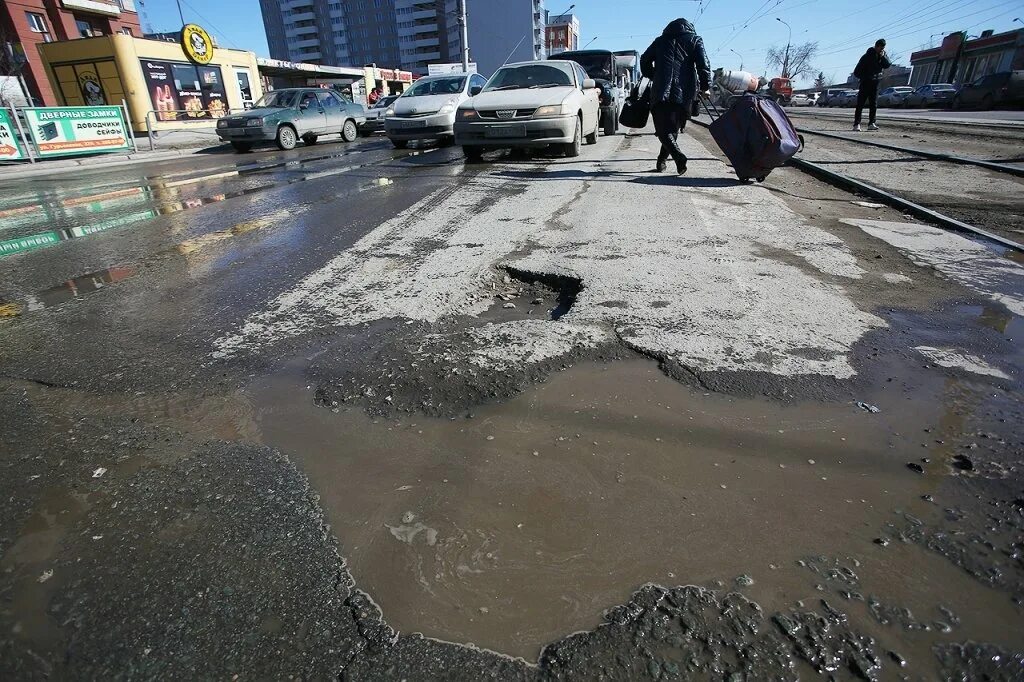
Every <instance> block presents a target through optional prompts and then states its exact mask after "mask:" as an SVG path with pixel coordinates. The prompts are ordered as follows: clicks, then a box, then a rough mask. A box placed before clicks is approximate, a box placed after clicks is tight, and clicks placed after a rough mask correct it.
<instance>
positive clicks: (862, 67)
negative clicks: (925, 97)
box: [853, 40, 892, 133]
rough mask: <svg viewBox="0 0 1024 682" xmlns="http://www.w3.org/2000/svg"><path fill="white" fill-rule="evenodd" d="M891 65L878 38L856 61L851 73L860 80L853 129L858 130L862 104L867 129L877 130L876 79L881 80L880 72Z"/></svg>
mask: <svg viewBox="0 0 1024 682" xmlns="http://www.w3.org/2000/svg"><path fill="white" fill-rule="evenodd" d="M890 66H892V62H890V61H889V58H888V57H887V56H886V54H885V41H884V40H879V41H878V42H876V43H875V46H874V47H869V48H868V51H867V52H865V53H864V56H863V57H861V58H860V61H859V62H857V68H856V69H854V70H853V75H854V76H856V77H857V78H858V79H859V80H860V90H858V92H857V111H856V112H855V113H854V114H853V129H854V130H855V131H857V132H858V133H859V132H860V120H861V117H862V116H863V114H864V105H865V104H867V105H868V107H869V110H868V130H878V125H877V124H876V123H875V110H876V109H877V108H878V81H880V80H882V72H883V71H885V70H886V69H888V68H889V67H890Z"/></svg>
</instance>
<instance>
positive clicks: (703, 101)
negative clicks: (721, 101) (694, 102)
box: [697, 92, 722, 121]
mask: <svg viewBox="0 0 1024 682" xmlns="http://www.w3.org/2000/svg"><path fill="white" fill-rule="evenodd" d="M697 99H699V100H700V103H701V104H703V105H704V111H706V112H707V114H708V118H710V119H711V120H712V121H714V120H715V119H717V118H721V116H722V112H720V111H719V110H718V105H717V104H715V103H714V102H712V101H711V100H710V99H707V98H705V97H704V95H703V94H701V93H700V92H698V93H697ZM708 105H711V106H712V107H714V109H715V113H714V115H712V114H711V109H709V108H708Z"/></svg>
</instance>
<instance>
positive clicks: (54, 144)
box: [23, 107, 132, 158]
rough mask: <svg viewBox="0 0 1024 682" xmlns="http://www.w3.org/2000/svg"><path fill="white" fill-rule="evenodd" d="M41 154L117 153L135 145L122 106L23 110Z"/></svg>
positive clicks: (44, 155)
mask: <svg viewBox="0 0 1024 682" xmlns="http://www.w3.org/2000/svg"><path fill="white" fill-rule="evenodd" d="M23 111H24V112H25V121H26V122H27V124H28V134H29V135H30V136H31V137H32V142H34V143H35V146H36V149H37V150H38V151H39V156H40V157H43V158H45V157H50V156H70V155H74V154H96V153H102V152H118V151H125V150H129V149H131V148H132V142H131V137H130V136H129V134H128V125H127V124H126V122H125V120H124V112H123V111H122V109H121V107H39V108H34V109H23Z"/></svg>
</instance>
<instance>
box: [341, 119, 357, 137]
mask: <svg viewBox="0 0 1024 682" xmlns="http://www.w3.org/2000/svg"><path fill="white" fill-rule="evenodd" d="M358 136H359V128H356V122H355V121H353V120H352V119H349V120H347V121H345V125H343V126H341V139H343V140H345V142H355V140H356V137H358Z"/></svg>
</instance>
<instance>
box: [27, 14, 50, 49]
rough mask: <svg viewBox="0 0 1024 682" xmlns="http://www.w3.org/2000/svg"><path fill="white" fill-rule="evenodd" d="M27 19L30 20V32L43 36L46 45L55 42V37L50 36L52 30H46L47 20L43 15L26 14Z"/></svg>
mask: <svg viewBox="0 0 1024 682" xmlns="http://www.w3.org/2000/svg"><path fill="white" fill-rule="evenodd" d="M25 17H26V18H27V19H28V28H29V30H30V31H32V32H33V33H38V34H40V35H42V37H43V42H44V43H52V42H53V36H52V35H50V30H49V29H48V28H46V18H45V17H44V16H43V15H42V14H36V13H35V12H25Z"/></svg>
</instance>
